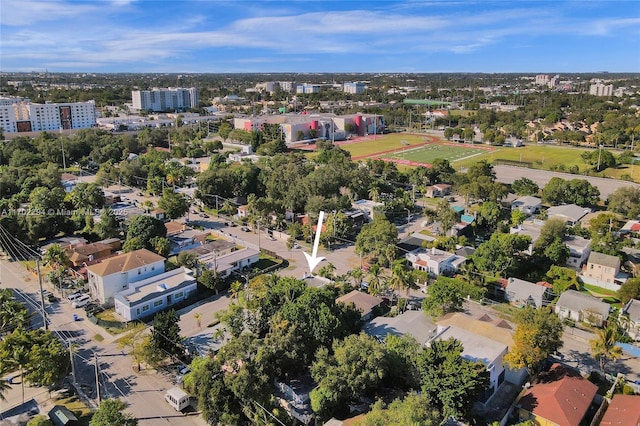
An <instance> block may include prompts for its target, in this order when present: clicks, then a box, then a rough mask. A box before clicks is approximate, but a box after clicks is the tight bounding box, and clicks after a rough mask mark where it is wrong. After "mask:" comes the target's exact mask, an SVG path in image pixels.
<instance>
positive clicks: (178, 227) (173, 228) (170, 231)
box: [164, 220, 187, 237]
mask: <svg viewBox="0 0 640 426" xmlns="http://www.w3.org/2000/svg"><path fill="white" fill-rule="evenodd" d="M164 227H165V228H167V237H172V236H174V235H178V234H180V233H181V232H182V231H185V230H186V229H187V224H185V223H181V222H176V221H175V220H172V221H169V222H165V224H164Z"/></svg>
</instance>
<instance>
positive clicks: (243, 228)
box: [240, 226, 249, 232]
mask: <svg viewBox="0 0 640 426" xmlns="http://www.w3.org/2000/svg"><path fill="white" fill-rule="evenodd" d="M240 230H241V231H243V232H249V228H247V227H246V226H243V227H242V228H240Z"/></svg>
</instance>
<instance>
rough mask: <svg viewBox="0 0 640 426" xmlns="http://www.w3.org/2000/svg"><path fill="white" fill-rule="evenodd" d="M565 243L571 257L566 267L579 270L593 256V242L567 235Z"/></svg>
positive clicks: (564, 239)
mask: <svg viewBox="0 0 640 426" xmlns="http://www.w3.org/2000/svg"><path fill="white" fill-rule="evenodd" d="M563 241H564V243H565V244H566V245H567V247H569V257H568V258H567V261H566V262H565V265H567V266H568V267H570V268H573V269H576V270H579V269H580V268H582V265H584V264H585V263H586V261H587V259H588V258H589V255H590V254H591V240H589V239H587V238H582V237H578V236H576V235H567V236H565V237H564V238H563Z"/></svg>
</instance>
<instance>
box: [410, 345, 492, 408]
mask: <svg viewBox="0 0 640 426" xmlns="http://www.w3.org/2000/svg"><path fill="white" fill-rule="evenodd" d="M462 351H463V347H462V344H461V343H460V342H459V341H457V340H455V339H449V340H444V341H443V340H434V341H432V342H431V344H430V346H429V347H428V348H426V349H425V350H424V351H423V352H422V353H421V354H420V355H419V357H418V372H419V374H420V377H421V383H422V386H421V389H422V392H423V394H424V395H425V396H426V397H427V398H429V400H431V401H432V402H433V404H434V405H435V406H436V407H437V408H438V409H440V410H441V412H442V414H443V416H444V418H449V417H451V416H453V417H455V418H457V419H464V418H468V415H469V412H470V410H471V407H472V406H473V401H474V400H475V399H476V398H477V397H478V395H480V394H481V393H482V392H483V391H484V390H485V389H486V388H487V386H488V385H489V372H488V371H487V368H486V366H485V365H484V364H482V362H480V361H476V362H471V361H469V360H466V359H464V358H461V354H462Z"/></svg>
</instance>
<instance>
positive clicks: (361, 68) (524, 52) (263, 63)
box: [0, 0, 640, 73]
mask: <svg viewBox="0 0 640 426" xmlns="http://www.w3.org/2000/svg"><path fill="white" fill-rule="evenodd" d="M1 8H2V13H0V31H1V33H0V45H1V46H2V48H1V51H0V71H4V72H12V71H44V70H48V71H50V72H183V73H242V72H254V73H268V72H319V73H323V72H336V73H343V72H344V73H346V72H356V73H369V72H374V73H375V72H405V73H422V72H424V73H428V72H488V73H491V72H540V73H545V72H548V73H550V72H567V73H569V72H599V71H609V72H639V71H640V5H639V4H638V3H636V2H633V1H615V2H598V1H588V2H585V1H582V2H578V1H565V2H542V1H539V2H473V1H460V2H444V1H432V2H420V1H410V2H408V1H401V2H398V1H371V2H364V1H351V2H337V1H331V2H307V1H298V2H282V1H270V2H259V1H239V2H224V1H217V0H186V1H181V2H169V1H161V0H137V1H134V0H103V1H98V2H96V1H33V0H22V1H18V0H7V1H5V0H3V2H2V6H1Z"/></svg>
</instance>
